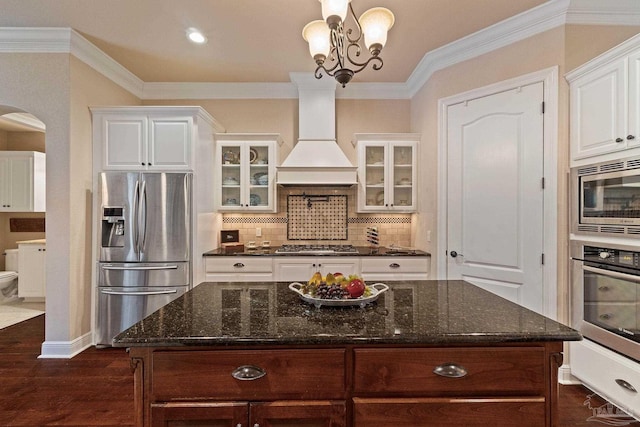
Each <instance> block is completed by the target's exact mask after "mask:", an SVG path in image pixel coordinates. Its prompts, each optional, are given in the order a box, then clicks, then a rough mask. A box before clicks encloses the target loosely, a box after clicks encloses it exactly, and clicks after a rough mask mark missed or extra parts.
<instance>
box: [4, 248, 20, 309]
mask: <svg viewBox="0 0 640 427" xmlns="http://www.w3.org/2000/svg"><path fill="white" fill-rule="evenodd" d="M4 254H5V255H6V258H5V268H6V271H0V301H2V300H5V299H7V298H12V297H15V296H17V295H18V250H17V249H7V250H6V251H5V253H4Z"/></svg>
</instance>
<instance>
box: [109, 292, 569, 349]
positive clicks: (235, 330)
mask: <svg viewBox="0 0 640 427" xmlns="http://www.w3.org/2000/svg"><path fill="white" fill-rule="evenodd" d="M388 285H389V287H390V289H389V290H388V291H387V292H385V293H382V294H381V295H380V296H379V298H378V300H377V301H375V302H373V303H371V304H369V305H367V306H365V307H364V308H360V307H320V308H316V307H315V306H313V305H309V304H307V303H304V302H303V301H301V299H300V297H299V295H298V294H296V293H295V292H293V291H291V290H290V289H289V288H288V283H282V282H272V283H247V282H245V283H209V282H207V283H202V284H200V285H199V286H196V287H195V288H194V289H193V290H191V291H189V292H187V293H186V294H184V295H183V296H182V297H180V298H178V299H176V300H174V301H173V302H171V303H169V304H167V305H166V306H164V307H163V308H161V309H160V310H158V311H156V312H155V313H153V314H151V315H150V316H148V317H147V318H145V319H143V320H142V321H140V322H138V323H137V324H135V325H133V326H132V327H131V328H129V329H127V330H126V331H124V332H122V333H120V334H119V335H118V336H116V337H115V339H114V345H115V346H117V347H136V346H181V345H213V346H228V345H242V346H252V345H265V344H269V345H338V344H340V345H343V344H357V345H367V344H400V345H405V344H410V345H421V344H424V345H456V344H458V345H474V344H476V345H480V344H485V345H486V344H491V343H505V342H536V341H577V340H580V339H581V336H580V334H579V333H578V332H577V331H575V330H573V329H571V328H569V327H567V326H564V325H562V324H560V323H557V322H555V321H553V320H551V319H549V318H546V317H544V316H541V315H539V314H537V313H534V312H533V311H530V310H528V309H526V308H523V307H521V306H519V305H517V304H514V303H512V302H510V301H507V300H505V299H503V298H501V297H499V296H496V295H494V294H492V293H490V292H487V291H485V290H483V289H481V288H479V287H476V286H474V285H472V284H470V283H467V282H464V281H457V280H452V281H446V280H444V281H438V280H425V281H398V282H390V283H388Z"/></svg>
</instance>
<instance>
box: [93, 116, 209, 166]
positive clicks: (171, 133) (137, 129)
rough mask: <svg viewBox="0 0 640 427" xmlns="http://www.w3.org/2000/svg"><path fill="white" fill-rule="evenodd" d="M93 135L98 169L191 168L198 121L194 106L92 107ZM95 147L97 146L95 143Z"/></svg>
mask: <svg viewBox="0 0 640 427" xmlns="http://www.w3.org/2000/svg"><path fill="white" fill-rule="evenodd" d="M91 111H92V113H93V132H94V133H93V137H94V141H96V143H97V144H98V145H99V149H100V150H101V154H102V155H101V158H102V160H101V163H100V164H99V165H96V166H97V167H98V169H100V170H130V171H183V172H188V171H192V170H194V164H195V159H194V157H195V156H196V151H197V150H196V149H195V144H196V141H198V138H199V135H198V133H197V121H198V120H199V119H201V118H204V119H206V120H207V121H211V120H212V117H210V116H208V115H206V117H200V115H202V114H204V113H203V112H202V110H201V109H199V108H194V107H115V108H93V109H92V110H91ZM97 148H98V147H97Z"/></svg>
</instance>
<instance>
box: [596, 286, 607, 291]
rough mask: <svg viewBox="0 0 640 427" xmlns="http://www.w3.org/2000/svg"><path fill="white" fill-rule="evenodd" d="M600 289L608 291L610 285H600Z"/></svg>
mask: <svg viewBox="0 0 640 427" xmlns="http://www.w3.org/2000/svg"><path fill="white" fill-rule="evenodd" d="M598 290H599V291H602V292H607V291H608V290H609V287H608V286H600V287H599V288H598Z"/></svg>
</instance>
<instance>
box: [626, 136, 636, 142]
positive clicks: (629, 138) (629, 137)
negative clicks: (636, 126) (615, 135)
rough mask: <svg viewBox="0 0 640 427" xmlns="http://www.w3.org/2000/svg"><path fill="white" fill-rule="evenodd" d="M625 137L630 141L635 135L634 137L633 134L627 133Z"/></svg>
mask: <svg viewBox="0 0 640 427" xmlns="http://www.w3.org/2000/svg"><path fill="white" fill-rule="evenodd" d="M627 139H628V140H629V141H631V140H632V139H636V137H635V136H633V135H627Z"/></svg>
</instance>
